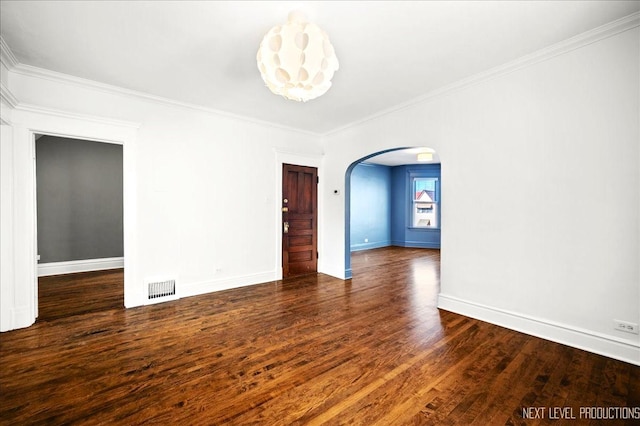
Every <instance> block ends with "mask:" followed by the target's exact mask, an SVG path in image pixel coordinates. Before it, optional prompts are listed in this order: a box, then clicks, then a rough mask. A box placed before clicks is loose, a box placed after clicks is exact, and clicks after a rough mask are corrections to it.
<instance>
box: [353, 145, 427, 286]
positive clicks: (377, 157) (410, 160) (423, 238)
mask: <svg viewBox="0 0 640 426" xmlns="http://www.w3.org/2000/svg"><path fill="white" fill-rule="evenodd" d="M359 165H367V166H371V165H380V167H386V168H392V169H394V174H393V180H394V187H393V189H392V190H393V191H395V194H394V198H396V199H397V200H396V201H395V202H394V204H395V208H398V205H399V206H400V207H399V209H400V210H402V211H398V212H397V214H396V215H391V216H390V217H389V219H388V220H393V222H394V223H393V224H391V223H390V224H389V225H388V226H389V227H391V226H392V225H393V226H394V227H396V228H397V232H395V237H396V238H395V240H394V239H393V238H391V239H389V241H387V242H381V243H378V244H382V245H379V246H384V245H398V246H403V247H425V248H440V157H439V156H438V154H437V153H436V151H435V150H434V149H432V148H429V147H424V146H423V147H398V148H392V149H388V150H383V151H378V152H374V153H372V154H369V155H367V156H365V157H362V158H360V159H358V160H356V161H354V162H353V163H352V164H350V165H349V167H348V168H347V171H346V172H345V238H344V241H345V245H344V250H345V251H344V253H345V278H347V279H349V278H351V277H352V269H351V253H352V251H356V250H358V249H356V248H354V247H355V246H358V244H355V245H352V242H353V241H352V234H353V232H356V233H358V227H357V226H356V227H355V228H352V225H353V221H352V219H354V218H353V217H352V214H353V213H354V212H352V205H353V201H354V200H356V201H357V200H358V199H361V198H362V197H361V194H354V193H353V185H352V184H353V181H352V175H353V173H354V170H355V169H356V167H358V166H359ZM436 166H437V167H436ZM429 170H431V171H429ZM400 193H401V194H400ZM418 194H419V195H418ZM398 203H400V204H398ZM354 207H355V210H356V211H355V213H357V212H358V211H359V209H358V204H357V202H356V204H355V205H354ZM392 218H393V219H392ZM400 221H402V222H403V223H399V222H400ZM404 222H406V223H404ZM352 231H353V232H352ZM364 242H365V243H368V239H364ZM359 245H360V247H361V249H367V248H374V247H375V243H373V246H372V245H368V246H367V244H359Z"/></svg>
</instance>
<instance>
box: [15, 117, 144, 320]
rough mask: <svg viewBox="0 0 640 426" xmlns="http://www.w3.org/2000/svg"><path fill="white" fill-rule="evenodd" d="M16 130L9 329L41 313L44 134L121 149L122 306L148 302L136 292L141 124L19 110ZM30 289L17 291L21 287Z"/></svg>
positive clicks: (140, 293)
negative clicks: (38, 160) (39, 199)
mask: <svg viewBox="0 0 640 426" xmlns="http://www.w3.org/2000/svg"><path fill="white" fill-rule="evenodd" d="M11 126H12V128H13V140H12V146H13V154H14V155H13V159H12V160H13V161H12V168H13V170H12V172H13V177H14V184H13V211H14V215H13V217H14V236H10V238H12V239H13V241H11V245H12V246H13V248H14V262H13V263H14V269H13V271H14V273H13V277H12V278H13V279H12V282H11V284H10V285H11V286H12V287H13V292H12V293H13V303H12V305H13V306H12V318H11V321H10V322H11V323H10V324H9V327H8V328H7V327H6V325H5V326H4V327H3V329H14V328H21V327H27V326H29V325H31V324H33V323H34V322H35V319H36V317H37V313H38V300H37V299H38V291H37V290H38V288H37V282H38V274H37V260H36V256H37V221H36V218H37V216H36V215H37V211H36V193H37V192H36V180H35V172H36V170H35V135H36V134H45V135H51V136H59V137H65V138H73V139H84V140H90V141H96V142H105V143H113V144H119V145H122V162H123V164H122V166H123V225H124V241H123V242H124V265H125V274H124V304H125V306H126V307H131V306H138V305H141V304H143V302H144V294H143V288H142V286H141V285H139V286H136V285H135V284H136V280H135V277H136V270H135V266H136V260H137V239H136V237H135V235H136V234H135V229H136V220H137V219H136V218H137V208H136V204H137V201H136V199H137V198H136V167H135V158H136V138H137V131H138V128H139V125H138V124H135V123H129V122H124V121H116V120H110V119H104V118H101V117H92V116H84V115H77V114H71V113H67V112H65V111H59V110H50V109H44V108H39V107H30V106H24V105H19V106H17V107H16V108H15V109H14V110H13V111H12V116H11ZM25 282H26V283H31V285H27V286H25V285H22V286H20V285H18V283H25Z"/></svg>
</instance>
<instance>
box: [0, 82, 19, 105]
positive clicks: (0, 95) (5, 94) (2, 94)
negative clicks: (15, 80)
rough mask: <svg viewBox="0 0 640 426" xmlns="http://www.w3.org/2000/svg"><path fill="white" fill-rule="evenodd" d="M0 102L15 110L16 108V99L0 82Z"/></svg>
mask: <svg viewBox="0 0 640 426" xmlns="http://www.w3.org/2000/svg"><path fill="white" fill-rule="evenodd" d="M0 100H1V101H2V102H4V103H5V104H7V105H8V106H9V107H11V108H15V107H17V106H18V99H16V97H15V96H13V93H11V91H10V90H9V88H8V87H7V86H5V85H4V84H3V83H2V82H0Z"/></svg>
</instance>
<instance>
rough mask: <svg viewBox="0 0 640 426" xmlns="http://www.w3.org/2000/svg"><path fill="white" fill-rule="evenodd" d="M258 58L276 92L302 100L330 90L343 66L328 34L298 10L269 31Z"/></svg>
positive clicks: (265, 77) (260, 67)
mask: <svg viewBox="0 0 640 426" xmlns="http://www.w3.org/2000/svg"><path fill="white" fill-rule="evenodd" d="M256 60H257V62H258V69H259V70H260V74H261V75H262V79H263V80H264V82H265V84H266V85H267V87H268V88H269V89H270V90H271V91H272V92H273V93H275V94H276V95H282V96H284V97H285V98H287V99H291V100H294V101H302V102H306V101H308V100H310V99H315V98H317V97H318V96H321V95H323V94H324V93H325V92H326V91H327V90H329V88H330V87H331V79H332V78H333V73H334V72H335V71H336V70H337V69H338V66H339V65H338V58H336V54H335V51H334V50H333V46H332V45H331V42H330V41H329V37H328V36H327V33H325V32H324V31H322V30H321V29H320V28H318V26H317V25H316V24H313V23H311V22H308V21H307V19H306V17H305V16H304V14H302V13H301V12H297V11H294V12H291V13H290V14H289V20H288V22H287V23H286V24H284V25H278V26H275V27H273V28H271V30H269V32H268V33H267V34H265V36H264V38H263V39H262V43H260V48H259V49H258V54H257V55H256Z"/></svg>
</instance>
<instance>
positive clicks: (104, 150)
mask: <svg viewBox="0 0 640 426" xmlns="http://www.w3.org/2000/svg"><path fill="white" fill-rule="evenodd" d="M35 138H36V141H35V152H36V166H35V167H36V211H37V248H38V314H39V315H38V317H39V318H38V319H39V320H52V319H56V318H60V317H65V316H72V315H79V314H83V313H88V312H96V311H103V310H109V309H117V308H124V269H123V268H124V242H123V239H124V232H123V146H122V145H119V144H112V143H104V142H95V141H88V140H82V139H74V138H65V137H58V136H50V135H40V134H36V135H35Z"/></svg>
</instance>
